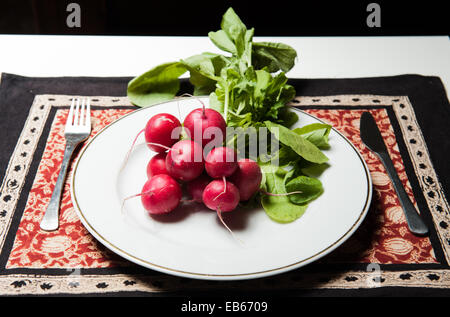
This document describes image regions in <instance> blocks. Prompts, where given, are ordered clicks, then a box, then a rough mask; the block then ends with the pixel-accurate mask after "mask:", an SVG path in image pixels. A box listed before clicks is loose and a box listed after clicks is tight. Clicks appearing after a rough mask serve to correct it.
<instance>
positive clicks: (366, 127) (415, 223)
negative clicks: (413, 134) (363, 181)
mask: <svg viewBox="0 0 450 317" xmlns="http://www.w3.org/2000/svg"><path fill="white" fill-rule="evenodd" d="M359 129H360V135H361V140H362V141H363V143H364V144H365V146H366V147H368V148H369V149H370V150H371V151H372V152H374V153H375V154H376V155H377V156H378V158H379V159H380V161H381V162H382V163H383V165H384V167H385V169H386V171H387V172H388V174H389V177H390V178H391V181H392V185H393V186H394V189H395V191H396V192H397V196H398V199H399V201H400V204H401V206H402V209H403V213H404V215H405V218H406V222H407V224H408V228H409V230H410V231H411V232H412V233H414V234H416V235H425V234H427V233H428V227H427V225H426V224H425V223H424V222H423V220H422V218H421V217H420V215H419V213H418V212H417V210H416V208H415V207H414V205H413V203H412V202H411V200H410V199H409V197H408V194H407V193H406V191H405V188H404V187H403V184H402V182H401V180H400V178H399V177H398V175H397V171H396V170H395V167H394V164H393V163H392V160H391V158H390V156H389V153H388V151H387V147H386V144H385V143H384V140H383V137H382V136H381V132H380V130H379V129H378V126H377V123H376V122H375V119H374V118H373V116H372V115H371V114H370V112H363V114H362V115H361V121H360V126H359Z"/></svg>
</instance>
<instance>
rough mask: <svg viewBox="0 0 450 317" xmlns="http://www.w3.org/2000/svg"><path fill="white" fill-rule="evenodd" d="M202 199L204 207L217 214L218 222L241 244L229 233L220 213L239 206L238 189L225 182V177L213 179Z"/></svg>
mask: <svg viewBox="0 0 450 317" xmlns="http://www.w3.org/2000/svg"><path fill="white" fill-rule="evenodd" d="M202 199H203V203H204V204H205V205H206V207H208V208H209V209H212V210H215V211H216V212H217V216H218V217H219V220H220V222H222V224H223V225H224V226H225V228H227V230H228V231H229V232H230V233H231V235H232V236H233V237H234V238H235V239H237V240H238V241H239V242H241V243H242V241H241V240H240V239H239V238H236V237H235V236H234V234H233V231H231V229H230V228H229V227H228V226H227V224H226V223H225V221H224V220H223V218H222V212H228V211H232V210H234V209H235V208H236V207H237V205H238V204H239V189H237V187H236V186H234V185H233V183H230V182H226V181H225V177H224V178H223V180H219V179H215V180H213V181H212V182H211V183H209V184H208V186H206V188H205V190H204V191H203V196H202Z"/></svg>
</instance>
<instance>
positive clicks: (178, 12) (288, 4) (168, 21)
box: [0, 0, 449, 36]
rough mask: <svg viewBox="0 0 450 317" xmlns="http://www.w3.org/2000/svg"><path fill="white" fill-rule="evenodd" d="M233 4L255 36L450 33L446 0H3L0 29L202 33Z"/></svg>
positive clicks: (214, 25)
mask: <svg viewBox="0 0 450 317" xmlns="http://www.w3.org/2000/svg"><path fill="white" fill-rule="evenodd" d="M71 2H75V3H78V4H80V6H81V27H80V28H69V27H67V25H66V18H67V15H68V14H69V13H68V12H66V8H67V5H68V4H69V3H71ZM371 2H375V3H378V4H379V5H380V7H381V27H379V28H376V27H374V28H370V27H368V26H367V24H366V19H367V16H368V15H369V14H370V13H369V12H367V5H368V4H369V3H371ZM230 6H231V7H233V8H234V9H235V11H236V12H237V14H238V15H239V16H240V17H241V18H242V19H243V21H244V23H245V24H246V25H247V26H248V27H255V30H256V33H255V35H256V36H377V35H448V34H449V32H448V31H449V27H448V24H449V23H448V16H447V12H448V11H447V9H446V6H445V1H437V0H427V1H403V0H396V1H381V0H368V1H367V0H359V1H331V0H326V1H321V0H315V1H311V0H309V1H304V0H296V1H294V0H286V1H283V0H272V1H244V0H241V1H230V0H228V1H225V0H210V1H196V0H190V1H186V0H185V1H167V0H164V1H161V0H156V1H155V0H148V1H136V0H109V1H107V0H70V1H68V0H2V1H1V2H0V33H6V34H92V35H192V36H205V35H207V32H208V31H211V30H217V29H219V27H220V20H221V16H222V15H223V13H224V12H225V11H226V9H227V8H228V7H230Z"/></svg>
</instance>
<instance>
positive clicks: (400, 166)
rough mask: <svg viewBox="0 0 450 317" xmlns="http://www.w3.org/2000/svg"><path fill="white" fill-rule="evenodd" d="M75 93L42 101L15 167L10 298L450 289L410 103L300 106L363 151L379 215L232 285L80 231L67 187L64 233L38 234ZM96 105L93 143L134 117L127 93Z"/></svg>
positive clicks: (1, 205)
mask: <svg viewBox="0 0 450 317" xmlns="http://www.w3.org/2000/svg"><path fill="white" fill-rule="evenodd" d="M72 97H74V96H73V95H36V96H35V97H34V100H33V103H32V105H31V107H30V109H29V113H28V115H27V118H26V120H25V122H24V125H23V127H22V129H21V133H20V136H19V138H18V139H17V142H16V145H15V148H14V151H13V153H12V155H11V157H10V159H9V164H8V168H7V169H6V171H5V173H4V177H3V180H2V187H1V195H0V294H83V293H97V294H102V293H103V294H108V293H111V292H143V293H148V294H152V293H154V292H170V293H172V292H179V291H187V292H189V291H205V290H208V291H209V290H220V291H227V290H239V291H271V290H301V289H311V288H314V289H334V290H343V291H345V290H348V289H362V288H365V289H371V288H374V287H383V286H391V287H422V288H450V271H449V268H448V260H449V255H450V244H449V243H447V241H450V236H449V233H448V230H447V228H448V227H447V225H446V224H447V223H450V219H449V216H448V204H447V202H446V200H445V196H444V195H443V189H442V187H441V184H440V182H439V179H438V177H437V174H436V171H435V169H434V168H433V164H432V162H431V158H430V155H429V152H428V149H427V145H426V143H425V140H424V137H423V134H422V132H421V128H420V126H419V124H418V122H417V120H416V117H415V111H414V107H413V104H412V103H411V101H410V99H409V98H408V97H407V96H401V95H400V96H398V95H395V96H386V95H353V94H346V95H332V96H313V97H307V96H299V97H297V98H296V99H295V100H294V101H293V102H292V106H296V107H299V108H300V109H301V110H303V111H305V112H307V113H309V114H312V115H314V116H316V117H318V118H319V119H321V120H323V121H325V122H328V123H330V124H332V125H333V126H334V127H335V128H336V129H337V130H339V131H340V132H341V133H343V134H344V135H345V136H346V137H347V138H348V139H349V140H350V141H351V142H352V143H353V144H354V145H355V146H356V147H357V149H358V150H359V151H360V152H361V154H362V155H363V157H364V159H365V161H366V162H367V164H368V166H369V169H370V172H371V176H372V179H373V185H374V195H373V200H372V203H371V209H370V211H369V213H368V215H367V217H366V219H365V220H364V222H363V223H362V225H361V226H360V228H358V230H357V231H356V232H355V233H354V234H353V236H352V237H350V239H349V240H347V241H346V242H345V243H344V244H343V245H342V246H341V247H339V248H338V249H336V250H335V251H334V252H332V253H331V254H329V255H328V256H326V257H324V258H322V259H320V260H319V261H317V262H315V263H313V264H310V265H308V266H306V267H303V268H300V269H297V270H295V271H292V272H288V273H285V274H280V275H276V276H273V277H267V278H263V279H255V280H248V281H236V282H227V283H211V282H208V281H201V280H190V279H185V278H179V277H175V276H170V275H166V274H163V273H159V272H155V271H152V270H148V269H145V268H141V267H138V266H137V265H135V264H133V263H131V262H129V261H127V260H125V259H123V258H121V257H119V256H117V255H115V254H114V253H112V252H110V251H109V250H107V249H106V248H105V247H104V246H102V245H101V244H100V243H98V242H97V241H96V240H95V238H93V237H92V236H91V235H90V234H89V232H88V231H87V230H86V229H85V228H84V227H83V225H82V224H81V222H80V220H79V219H78V217H77V215H76V213H75V211H74V209H73V206H72V203H71V199H70V193H69V185H68V182H67V183H66V186H65V191H64V193H63V198H62V208H61V215H60V219H61V220H60V229H59V230H58V231H55V232H44V231H41V230H40V229H39V222H40V220H41V218H42V216H43V214H44V211H45V208H46V205H47V204H48V202H49V200H50V196H51V193H52V190H53V186H54V183H55V181H56V177H57V175H58V172H59V167H60V164H61V161H62V155H63V150H64V137H63V131H64V125H65V121H66V116H67V113H68V105H69V104H70V99H71V98H72ZM75 97H77V96H75ZM91 100H92V109H93V111H92V115H93V128H94V129H93V131H92V135H91V137H92V136H93V135H95V133H97V132H98V131H99V130H100V129H102V128H103V127H104V126H106V125H108V124H109V123H111V122H113V121H114V120H116V119H118V118H120V117H121V116H123V115H125V114H126V113H129V112H130V111H133V110H134V109H135V108H134V107H132V106H131V104H130V103H129V101H128V99H127V98H125V97H108V96H91ZM364 111H370V112H371V113H372V115H373V116H374V117H375V119H376V122H377V124H378V126H379V128H380V130H381V132H382V135H383V137H384V139H385V141H386V143H387V146H388V150H389V154H390V156H391V158H392V160H393V162H394V165H395V168H396V170H397V172H398V174H399V177H400V179H401V181H402V182H403V185H404V186H405V189H406V191H407V193H408V195H409V196H410V198H411V200H412V201H413V202H414V203H415V204H416V206H417V207H418V209H419V210H420V212H421V213H422V215H423V216H424V218H425V220H426V221H427V223H428V224H429V225H430V226H431V234H430V235H429V236H426V237H417V236H414V235H412V234H411V233H410V232H409V231H408V229H407V225H406V220H405V218H404V216H403V213H402V210H401V207H400V204H399V202H398V199H397V196H396V194H395V191H394V189H393V187H392V184H391V182H390V179H389V177H388V175H387V174H386V171H385V170H384V167H383V166H382V164H381V163H380V161H379V160H378V158H377V157H376V156H375V155H374V154H373V153H371V152H370V151H368V150H367V149H366V148H365V146H364V145H363V144H362V143H361V140H360V138H359V118H360V116H361V113H362V112H364ZM330 141H331V142H332V140H330Z"/></svg>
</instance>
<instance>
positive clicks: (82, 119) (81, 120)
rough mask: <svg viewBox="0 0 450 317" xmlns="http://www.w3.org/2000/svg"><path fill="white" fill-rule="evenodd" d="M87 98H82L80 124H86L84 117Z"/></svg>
mask: <svg viewBox="0 0 450 317" xmlns="http://www.w3.org/2000/svg"><path fill="white" fill-rule="evenodd" d="M85 103H86V99H84V98H83V99H81V111H80V122H79V123H80V125H84V124H85V123H86V120H85V118H84V107H85Z"/></svg>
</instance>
